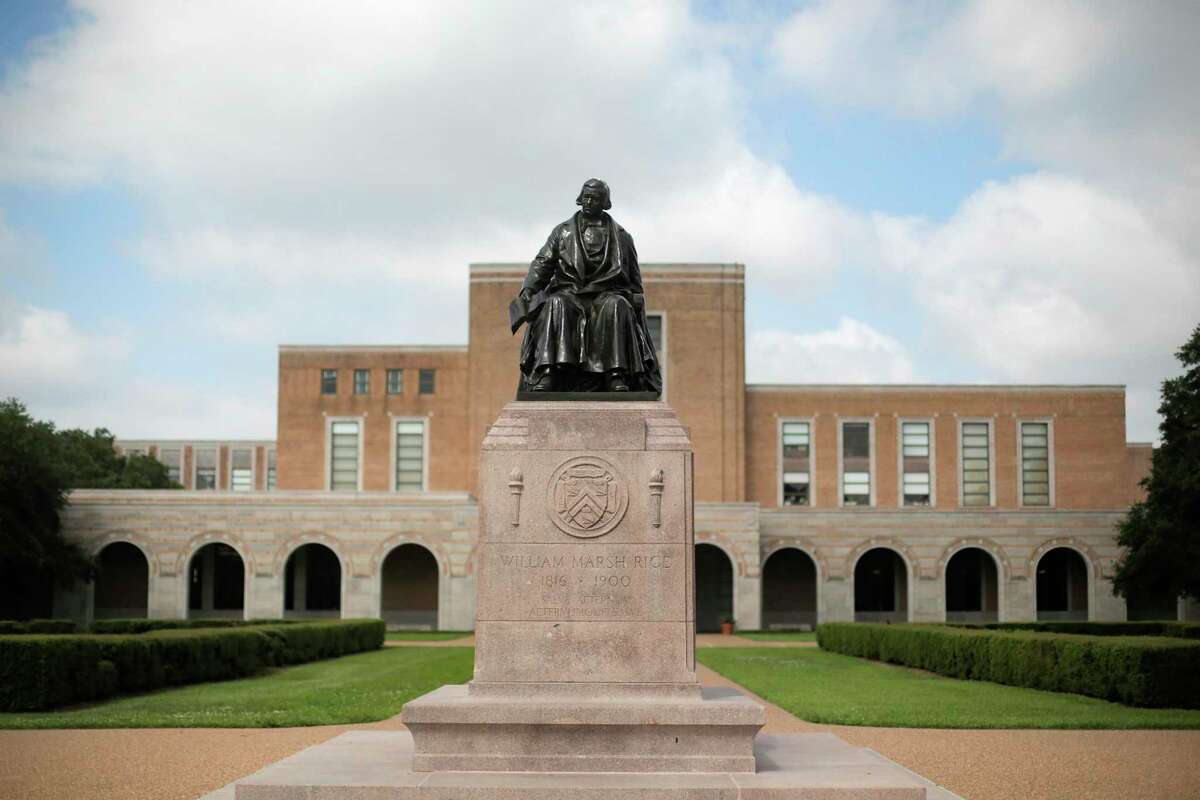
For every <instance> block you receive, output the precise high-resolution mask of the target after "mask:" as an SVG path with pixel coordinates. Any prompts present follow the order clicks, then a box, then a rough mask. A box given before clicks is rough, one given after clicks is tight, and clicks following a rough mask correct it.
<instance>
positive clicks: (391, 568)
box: [380, 544, 438, 630]
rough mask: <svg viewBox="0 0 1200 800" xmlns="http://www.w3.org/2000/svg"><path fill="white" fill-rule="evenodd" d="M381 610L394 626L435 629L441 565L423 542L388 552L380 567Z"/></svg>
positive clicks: (387, 620)
mask: <svg viewBox="0 0 1200 800" xmlns="http://www.w3.org/2000/svg"><path fill="white" fill-rule="evenodd" d="M380 580H381V581H382V582H383V585H382V586H381V587H380V597H381V603H380V612H381V616H382V617H383V619H384V621H385V622H386V623H387V626H388V628H390V629H401V628H410V629H419V630H434V629H435V628H437V613H438V564H437V559H436V558H434V557H433V553H431V552H429V550H427V549H426V548H424V547H422V546H421V545H419V544H402V545H400V546H399V547H396V548H394V549H393V550H392V552H390V553H388V555H387V558H385V559H384V560H383V568H382V569H381V570H380Z"/></svg>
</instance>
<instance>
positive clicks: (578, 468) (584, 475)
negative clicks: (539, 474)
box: [546, 456, 629, 539]
mask: <svg viewBox="0 0 1200 800" xmlns="http://www.w3.org/2000/svg"><path fill="white" fill-rule="evenodd" d="M548 490H549V491H548V492H547V497H546V503H547V505H548V506H549V510H550V519H552V520H554V524H555V525H557V526H558V527H559V529H560V530H561V531H562V532H563V533H567V534H570V535H571V536H576V537H578V538H580V539H592V538H595V537H597V536H603V535H604V534H606V533H608V532H609V531H611V530H612V529H613V528H615V527H617V523H619V522H620V521H621V518H622V517H624V516H625V510H626V509H627V508H628V507H629V489H628V487H627V486H626V485H625V481H624V480H623V479H622V478H621V475H620V473H618V472H617V470H616V467H614V466H613V465H612V464H610V463H608V462H607V461H605V460H604V459H602V458H599V457H597V456H577V457H576V458H572V459H568V460H567V461H565V462H564V463H563V464H562V465H561V466H559V468H558V469H556V470H555V471H554V474H553V475H551V476H550V486H549V487H548Z"/></svg>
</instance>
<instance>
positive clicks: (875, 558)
mask: <svg viewBox="0 0 1200 800" xmlns="http://www.w3.org/2000/svg"><path fill="white" fill-rule="evenodd" d="M854 621H855V622H907V621H908V568H907V567H906V566H905V564H904V559H903V558H901V557H900V554H899V553H897V552H896V551H895V550H889V549H888V548H886V547H876V548H874V549H873V550H868V551H867V552H865V553H863V554H862V557H861V558H859V559H858V564H857V565H855V567H854Z"/></svg>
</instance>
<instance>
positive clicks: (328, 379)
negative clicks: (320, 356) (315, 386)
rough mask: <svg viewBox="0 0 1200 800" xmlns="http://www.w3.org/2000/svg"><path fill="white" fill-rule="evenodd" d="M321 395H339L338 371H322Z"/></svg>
mask: <svg viewBox="0 0 1200 800" xmlns="http://www.w3.org/2000/svg"><path fill="white" fill-rule="evenodd" d="M321 394H337V370H336V369H323V370H321Z"/></svg>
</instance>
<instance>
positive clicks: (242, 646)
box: [0, 619, 386, 711]
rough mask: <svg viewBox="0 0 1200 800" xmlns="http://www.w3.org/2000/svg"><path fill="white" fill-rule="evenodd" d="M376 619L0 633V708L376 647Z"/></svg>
mask: <svg viewBox="0 0 1200 800" xmlns="http://www.w3.org/2000/svg"><path fill="white" fill-rule="evenodd" d="M385 627H386V626H385V624H384V622H383V620H379V619H358V620H335V621H322V622H293V623H290V624H288V625H247V626H236V627H225V628H209V629H205V630H163V631H153V632H149V633H144V634H125V635H116V634H100V635H95V634H93V635H79V636H44V635H28V636H6V637H3V638H0V711H37V710H42V709H48V708H55V707H57V706H63V705H67V704H70V703H79V702H83V701H87V700H97V699H100V698H103V697H108V696H110V695H113V694H118V693H127V692H144V691H147V690H150V689H158V688H161V687H163V686H177V685H180V684H185V683H200V682H202V681H219V680H227V679H229V678H241V677H244V676H246V675H251V674H253V673H255V672H258V671H259V670H261V669H264V668H266V667H277V666H284V665H287V664H301V663H304V662H307V661H317V660H319V659H323V658H333V657H335V656H341V655H346V654H348V653H357V652H361V651H364V650H374V649H377V648H379V647H381V646H382V645H383V637H384V632H385Z"/></svg>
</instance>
